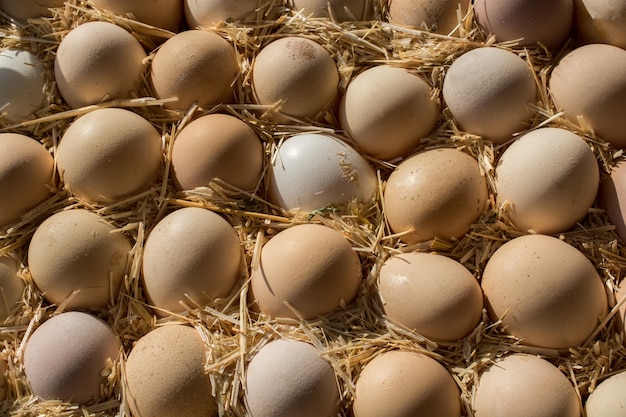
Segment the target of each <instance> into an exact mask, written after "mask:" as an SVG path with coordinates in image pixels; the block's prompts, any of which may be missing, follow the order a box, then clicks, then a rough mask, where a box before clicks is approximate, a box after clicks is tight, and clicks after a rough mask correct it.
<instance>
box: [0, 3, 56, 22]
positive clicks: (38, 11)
mask: <svg viewBox="0 0 626 417" xmlns="http://www.w3.org/2000/svg"><path fill="white" fill-rule="evenodd" d="M63 3H64V0H19V1H15V0H0V9H1V10H3V11H4V12H5V13H6V14H8V15H9V16H11V17H13V18H14V19H18V20H27V19H36V18H38V17H42V16H49V15H50V9H49V8H50V7H61V6H63Z"/></svg>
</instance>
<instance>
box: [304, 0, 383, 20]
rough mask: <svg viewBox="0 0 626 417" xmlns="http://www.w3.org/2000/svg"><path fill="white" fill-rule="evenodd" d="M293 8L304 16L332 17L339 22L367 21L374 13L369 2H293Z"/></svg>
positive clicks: (316, 0)
mask: <svg viewBox="0 0 626 417" xmlns="http://www.w3.org/2000/svg"><path fill="white" fill-rule="evenodd" d="M293 6H294V8H295V9H296V10H298V11H300V12H301V13H302V14H303V15H304V16H311V17H317V18H320V17H325V18H331V17H332V18H334V19H336V20H337V21H339V22H346V21H354V20H369V19H371V18H372V17H373V16H372V15H373V11H374V8H373V2H371V1H370V0H293ZM329 10H330V11H329ZM331 13H332V14H331Z"/></svg>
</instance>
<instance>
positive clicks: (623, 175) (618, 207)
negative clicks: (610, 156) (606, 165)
mask: <svg viewBox="0 0 626 417" xmlns="http://www.w3.org/2000/svg"><path fill="white" fill-rule="evenodd" d="M598 203H599V205H600V207H601V208H603V209H604V210H606V214H607V215H608V216H609V219H610V220H611V223H612V224H613V225H615V233H617V235H618V236H619V237H620V238H621V239H622V241H624V242H626V161H624V160H619V161H617V163H616V164H615V166H613V167H612V169H611V172H610V174H609V175H603V176H602V177H601V179H600V189H599V191H598Z"/></svg>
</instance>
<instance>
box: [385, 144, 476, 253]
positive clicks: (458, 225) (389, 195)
mask: <svg viewBox="0 0 626 417" xmlns="http://www.w3.org/2000/svg"><path fill="white" fill-rule="evenodd" d="M383 198H384V204H385V212H386V216H387V222H388V223H389V226H390V227H391V229H392V230H393V232H394V233H402V235H401V236H400V238H401V239H402V240H403V241H405V242H407V243H418V242H425V241H428V240H430V239H434V238H435V237H437V238H440V239H444V240H449V239H451V238H459V237H461V236H463V235H464V234H465V233H466V232H467V231H468V230H469V228H470V226H471V225H472V224H473V223H474V222H475V221H476V220H477V219H478V217H479V215H480V214H481V213H482V212H483V210H484V208H485V205H486V202H487V181H486V180H485V178H484V176H482V175H481V172H480V168H479V166H478V161H476V159H474V158H473V157H471V156H470V155H468V154H465V153H463V152H460V151H458V150H456V149H452V148H440V149H432V150H427V151H422V152H420V153H417V154H415V155H413V156H410V157H409V158H407V159H405V160H403V161H402V162H401V163H400V164H399V165H398V166H397V168H396V169H395V170H394V171H393V172H392V173H391V175H390V176H389V179H388V180H387V185H386V187H385V191H384V195H383Z"/></svg>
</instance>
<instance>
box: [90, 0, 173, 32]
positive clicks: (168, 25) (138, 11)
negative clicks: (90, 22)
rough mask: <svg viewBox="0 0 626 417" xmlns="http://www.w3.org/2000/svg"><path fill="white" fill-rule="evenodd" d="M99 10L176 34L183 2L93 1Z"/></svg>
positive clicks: (157, 0) (150, 0)
mask: <svg viewBox="0 0 626 417" xmlns="http://www.w3.org/2000/svg"><path fill="white" fill-rule="evenodd" d="M92 3H93V4H94V5H95V6H96V7H99V8H101V9H105V10H108V11H110V12H113V13H115V14H118V15H121V16H128V15H132V17H133V18H134V19H136V20H137V21H139V22H142V23H146V24H148V25H151V26H155V27H157V28H161V29H166V30H169V31H170V32H176V31H177V30H178V28H179V27H180V25H181V23H182V21H183V16H184V12H183V0H133V1H127V0H93V1H92Z"/></svg>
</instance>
